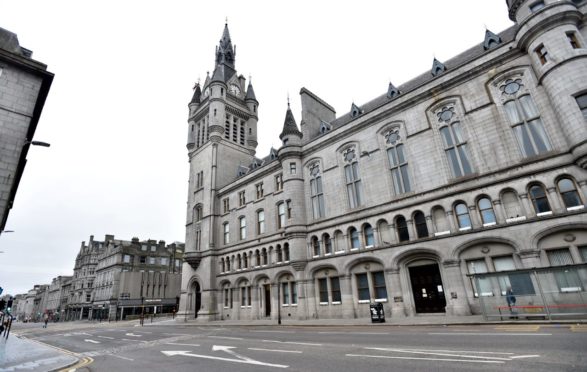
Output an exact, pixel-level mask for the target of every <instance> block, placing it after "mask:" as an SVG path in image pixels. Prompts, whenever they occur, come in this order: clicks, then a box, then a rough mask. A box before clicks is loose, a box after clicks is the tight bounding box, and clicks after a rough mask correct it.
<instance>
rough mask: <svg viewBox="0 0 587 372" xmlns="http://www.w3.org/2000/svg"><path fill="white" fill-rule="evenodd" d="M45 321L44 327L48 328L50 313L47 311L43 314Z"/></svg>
mask: <svg viewBox="0 0 587 372" xmlns="http://www.w3.org/2000/svg"><path fill="white" fill-rule="evenodd" d="M43 321H44V322H45V325H44V326H43V328H47V323H49V315H48V314H47V313H45V315H43Z"/></svg>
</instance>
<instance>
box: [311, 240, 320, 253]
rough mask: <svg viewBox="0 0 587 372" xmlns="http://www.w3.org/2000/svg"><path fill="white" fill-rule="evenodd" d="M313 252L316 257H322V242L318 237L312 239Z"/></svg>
mask: <svg viewBox="0 0 587 372" xmlns="http://www.w3.org/2000/svg"><path fill="white" fill-rule="evenodd" d="M312 251H313V254H314V256H320V240H318V238H317V237H316V236H313V237H312Z"/></svg>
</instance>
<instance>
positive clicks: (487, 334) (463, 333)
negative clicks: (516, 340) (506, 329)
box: [428, 332, 552, 336]
mask: <svg viewBox="0 0 587 372" xmlns="http://www.w3.org/2000/svg"><path fill="white" fill-rule="evenodd" d="M428 334H429V335H442V336H447V335H449V336H552V333H467V332H437V333H428Z"/></svg>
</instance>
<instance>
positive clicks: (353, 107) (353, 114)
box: [351, 103, 363, 118]
mask: <svg viewBox="0 0 587 372" xmlns="http://www.w3.org/2000/svg"><path fill="white" fill-rule="evenodd" d="M362 113H363V111H361V109H360V108H359V106H357V105H355V104H354V103H353V104H352V105H351V118H356V117H357V116H359V115H361V114H362Z"/></svg>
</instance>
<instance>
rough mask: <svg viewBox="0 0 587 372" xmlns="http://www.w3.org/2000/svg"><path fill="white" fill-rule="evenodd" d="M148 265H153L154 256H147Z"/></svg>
mask: <svg viewBox="0 0 587 372" xmlns="http://www.w3.org/2000/svg"><path fill="white" fill-rule="evenodd" d="M149 265H155V257H149Z"/></svg>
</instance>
